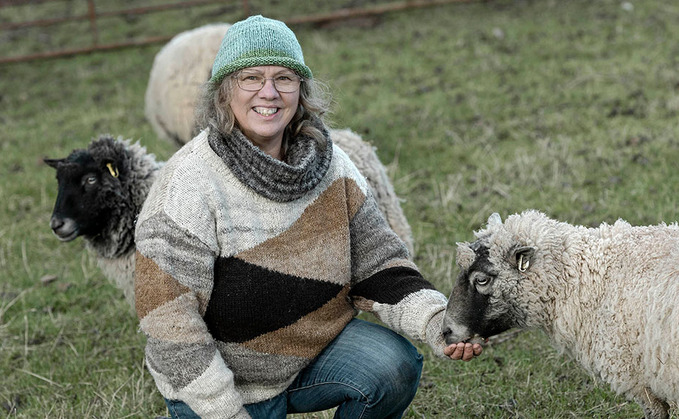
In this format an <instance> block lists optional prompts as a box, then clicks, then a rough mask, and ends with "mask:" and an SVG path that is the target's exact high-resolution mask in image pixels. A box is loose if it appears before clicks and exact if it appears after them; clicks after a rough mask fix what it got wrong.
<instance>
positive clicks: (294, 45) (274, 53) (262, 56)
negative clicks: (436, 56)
mask: <svg viewBox="0 0 679 419" xmlns="http://www.w3.org/2000/svg"><path fill="white" fill-rule="evenodd" d="M260 65H277V66H281V67H287V68H289V69H291V70H293V71H295V72H296V73H297V74H299V75H300V76H302V77H303V78H307V79H310V78H312V77H313V75H312V74H311V70H310V69H309V67H307V66H306V65H305V64H304V55H303V54H302V47H301V46H300V45H299V42H298V41H297V37H295V34H294V33H293V32H292V31H291V30H290V28H288V27H287V26H286V25H285V23H283V22H281V21H279V20H274V19H269V18H266V17H263V16H261V15H257V16H250V17H249V18H247V19H245V20H241V21H240V22H236V23H234V24H233V25H232V26H231V27H230V28H229V29H228V30H227V31H226V35H224V39H222V44H221V45H220V47H219V52H217V56H216V57H215V62H214V64H213V65H212V77H211V78H210V81H211V82H212V83H216V84H219V83H221V82H222V80H224V77H226V75H227V74H230V73H233V72H234V71H238V70H241V69H243V68H247V67H256V66H260Z"/></svg>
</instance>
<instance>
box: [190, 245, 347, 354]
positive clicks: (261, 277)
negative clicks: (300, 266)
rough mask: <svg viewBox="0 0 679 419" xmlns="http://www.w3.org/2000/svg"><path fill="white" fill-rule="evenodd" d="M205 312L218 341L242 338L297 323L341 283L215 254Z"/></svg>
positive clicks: (334, 294)
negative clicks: (212, 275) (212, 283)
mask: <svg viewBox="0 0 679 419" xmlns="http://www.w3.org/2000/svg"><path fill="white" fill-rule="evenodd" d="M214 274H215V276H214V277H215V283H214V288H213V290H212V294H211V296H210V302H209V303H208V306H207V309H206V312H205V315H204V317H203V319H204V321H205V323H206V324H207V327H208V329H209V330H210V333H211V334H212V336H213V337H214V338H215V339H218V340H220V341H222V342H234V343H242V342H246V341H248V340H250V339H253V338H256V337H258V336H261V335H263V334H265V333H269V332H273V331H275V330H278V329H280V328H283V327H285V326H289V325H291V324H293V323H295V322H296V321H297V320H299V319H301V318H302V317H304V316H306V315H307V314H309V313H312V312H313V311H315V310H317V309H319V308H320V307H322V306H323V305H324V304H325V303H327V302H328V301H330V300H332V299H333V298H335V297H336V296H337V295H338V294H339V293H340V291H342V289H343V286H342V285H339V284H332V283H329V282H325V281H319V280H315V279H309V278H300V277H297V276H293V275H286V274H283V273H280V272H275V271H271V270H268V269H265V268H262V267H260V266H257V265H253V264H250V263H247V262H244V261H242V260H240V259H238V258H234V257H229V258H221V257H220V258H218V259H217V261H216V263H215V272H214Z"/></svg>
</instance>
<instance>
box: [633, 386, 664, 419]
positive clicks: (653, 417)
mask: <svg viewBox="0 0 679 419" xmlns="http://www.w3.org/2000/svg"><path fill="white" fill-rule="evenodd" d="M634 399H635V400H636V401H637V403H639V405H640V406H641V408H642V409H644V418H645V419H669V417H670V414H669V410H670V405H669V404H668V403H667V402H665V401H664V400H661V399H659V398H658V397H656V396H655V394H653V392H651V389H649V388H644V389H643V390H642V392H641V394H636V395H635V397H634Z"/></svg>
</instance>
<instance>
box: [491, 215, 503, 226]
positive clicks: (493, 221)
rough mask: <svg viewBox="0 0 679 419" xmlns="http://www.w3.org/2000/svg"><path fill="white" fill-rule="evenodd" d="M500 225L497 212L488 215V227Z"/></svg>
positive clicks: (500, 221)
mask: <svg viewBox="0 0 679 419" xmlns="http://www.w3.org/2000/svg"><path fill="white" fill-rule="evenodd" d="M501 224H502V218H500V214H498V213H497V212H494V213H492V214H490V217H488V227H491V226H494V225H501Z"/></svg>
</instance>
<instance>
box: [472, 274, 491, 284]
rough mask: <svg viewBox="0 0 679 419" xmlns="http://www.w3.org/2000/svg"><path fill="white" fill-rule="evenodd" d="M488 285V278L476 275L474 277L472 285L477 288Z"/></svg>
mask: <svg viewBox="0 0 679 419" xmlns="http://www.w3.org/2000/svg"><path fill="white" fill-rule="evenodd" d="M489 283H490V276H488V275H484V274H481V273H477V274H476V275H474V284H475V285H476V286H479V287H484V286H486V285H488V284H489Z"/></svg>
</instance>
